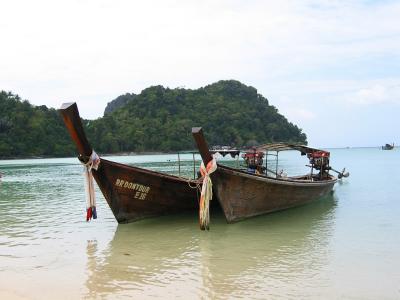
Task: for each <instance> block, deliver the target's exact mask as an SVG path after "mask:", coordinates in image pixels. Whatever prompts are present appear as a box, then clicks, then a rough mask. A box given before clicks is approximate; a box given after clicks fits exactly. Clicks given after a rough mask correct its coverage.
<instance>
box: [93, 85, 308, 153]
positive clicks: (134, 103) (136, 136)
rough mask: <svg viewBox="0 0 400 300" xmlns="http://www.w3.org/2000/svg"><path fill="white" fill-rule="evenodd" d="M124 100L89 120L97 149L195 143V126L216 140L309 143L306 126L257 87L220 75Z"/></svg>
mask: <svg viewBox="0 0 400 300" xmlns="http://www.w3.org/2000/svg"><path fill="white" fill-rule="evenodd" d="M117 99H118V98H117ZM123 101H124V103H125V104H123V105H120V106H119V107H118V108H117V109H115V110H113V111H112V112H110V113H107V114H105V115H104V117H103V118H100V119H97V120H94V121H90V122H88V123H87V132H88V136H89V138H90V140H91V142H92V144H93V145H94V146H95V148H96V149H97V151H98V152H103V153H104V152H106V153H113V152H125V151H176V150H182V149H193V147H194V146H193V145H194V143H193V138H192V135H191V128H192V127H194V126H201V127H203V128H204V131H205V134H206V137H207V139H208V141H209V144H211V145H212V144H218V145H235V146H238V147H241V146H246V145H250V144H260V143H267V142H277V141H282V142H283V141H287V142H289V141H290V142H300V143H306V135H305V134H304V133H302V131H301V129H299V128H298V127H297V126H296V125H294V124H292V123H290V122H288V121H287V119H286V118H285V117H284V116H282V115H281V114H279V113H278V110H277V109H276V108H275V107H274V106H272V105H269V103H268V100H267V99H266V98H264V97H263V96H262V95H260V94H258V93H257V90H256V89H255V88H253V87H250V86H246V85H244V84H242V83H240V82H238V81H233V80H229V81H219V82H217V83H214V84H211V85H208V86H206V87H203V88H199V89H196V90H190V89H183V88H176V89H169V88H164V87H162V86H153V87H150V88H147V89H145V90H143V91H142V92H141V93H140V94H139V95H134V94H126V95H123Z"/></svg>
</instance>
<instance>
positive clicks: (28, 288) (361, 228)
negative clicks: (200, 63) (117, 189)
mask: <svg viewBox="0 0 400 300" xmlns="http://www.w3.org/2000/svg"><path fill="white" fill-rule="evenodd" d="M331 152H332V157H333V158H332V161H331V162H332V165H333V166H337V168H338V169H339V168H341V167H343V166H346V167H347V169H348V170H349V171H350V173H351V175H350V177H349V178H347V179H345V180H343V181H342V182H339V183H338V184H337V185H336V186H335V189H334V193H333V195H331V196H328V197H326V198H324V199H320V200H319V201H316V202H314V203H312V204H309V205H306V206H302V207H299V208H294V209H290V210H286V211H283V212H278V213H273V214H269V215H266V216H260V217H256V218H253V219H249V220H246V221H243V222H239V223H236V224H230V225H228V224H226V222H225V220H224V217H223V215H222V213H221V212H218V211H213V212H212V214H211V230H210V231H209V232H202V231H200V230H199V229H198V221H197V215H196V213H195V212H194V213H193V214H188V215H175V216H167V217H160V218H154V219H148V220H144V221H140V222H136V223H131V224H123V225H118V224H117V223H116V221H115V220H114V218H113V215H112V213H111V211H110V210H109V208H108V206H107V204H106V202H105V200H104V198H103V196H102V195H101V193H100V192H99V190H98V189H97V191H96V194H97V205H98V215H99V217H98V219H97V220H94V221H92V222H89V223H86V222H85V212H84V210H85V199H84V189H83V176H82V167H81V166H80V165H79V163H78V161H77V160H76V159H75V158H65V159H36V160H9V161H0V172H2V173H3V178H2V179H1V182H0V298H1V299H12V298H22V299H24V298H28V299H43V298H50V297H51V298H56V299H71V298H72V299H75V298H106V299H107V298H132V297H136V298H140V299H143V298H152V297H158V298H163V299H166V298H181V299H189V298H190V299H192V298H194V299H226V298H245V299H249V298H251V299H266V298H268V299H275V298H276V299H279V298H283V299H299V298H303V299H337V298H343V299H399V298H400V271H399V270H400V234H399V232H400V218H399V216H400V201H399V200H400V199H399V195H400V185H399V181H400V176H399V175H398V170H399V169H400V151H399V150H398V149H395V150H393V151H382V150H379V149H377V148H365V149H333V150H332V151H331ZM191 157H192V156H191V155H190V154H185V155H181V157H180V159H181V160H182V161H183V163H182V167H181V170H180V173H181V174H184V175H187V176H193V163H192V160H191ZM197 158H198V157H197ZM107 159H110V160H115V161H119V162H123V163H129V164H133V165H138V166H142V167H147V168H151V169H155V170H158V171H161V172H169V173H173V174H178V173H179V169H178V167H177V165H176V163H175V162H176V159H177V157H176V155H156V156H154V155H153V156H151V155H147V156H121V157H108V158H107ZM280 159H281V166H283V169H284V171H285V172H288V173H289V175H298V174H301V173H303V172H305V170H306V168H305V167H304V165H305V164H306V163H307V161H306V159H305V158H304V157H300V156H299V155H298V154H297V153H288V154H285V155H281V157H280ZM198 163H199V162H197V164H196V168H197V167H198ZM224 163H228V164H233V165H234V164H236V162H235V161H234V160H225V161H224ZM271 163H272V162H271ZM96 188H97V186H96ZM196 201H197V200H196Z"/></svg>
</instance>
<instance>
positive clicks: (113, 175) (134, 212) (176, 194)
mask: <svg viewBox="0 0 400 300" xmlns="http://www.w3.org/2000/svg"><path fill="white" fill-rule="evenodd" d="M59 111H60V112H61V115H62V117H63V120H64V123H65V126H66V127H67V130H68V132H69V134H70V136H71V138H72V140H73V142H74V143H75V145H76V147H77V150H78V153H79V156H78V158H79V160H80V161H81V162H82V163H83V164H85V165H88V164H90V163H93V161H92V160H96V167H97V169H96V168H91V170H90V172H91V173H92V176H93V177H94V179H95V180H96V182H97V185H98V186H99V188H100V190H101V192H102V193H103V195H104V198H105V199H106V201H107V203H108V205H109V206H110V208H111V210H112V212H113V214H114V216H115V219H116V220H117V221H118V223H128V222H134V221H137V220H141V219H144V218H149V217H156V216H161V215H168V214H174V213H180V212H184V211H190V210H192V211H197V210H198V200H197V199H198V188H197V187H198V186H199V184H200V183H199V181H197V180H191V179H187V178H183V177H178V176H173V175H169V174H164V173H159V172H155V171H151V170H147V169H142V168H138V167H133V166H129V165H124V164H120V163H117V162H112V161H109V160H106V159H103V158H100V157H98V156H97V155H95V152H94V151H93V148H92V147H91V145H90V144H89V142H88V140H87V138H86V135H85V132H84V130H83V126H82V123H81V118H80V116H79V111H78V107H77V105H76V103H75V102H73V103H64V104H63V105H62V106H61V108H60V109H59ZM89 185H90V182H89ZM196 185H197V187H196ZM91 213H92V212H91ZM88 218H89V217H88Z"/></svg>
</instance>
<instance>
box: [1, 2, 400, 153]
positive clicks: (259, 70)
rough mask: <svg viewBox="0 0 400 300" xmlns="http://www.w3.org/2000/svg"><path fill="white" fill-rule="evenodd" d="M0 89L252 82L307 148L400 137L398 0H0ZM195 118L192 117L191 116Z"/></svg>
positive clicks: (44, 94) (54, 103)
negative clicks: (301, 135) (299, 131)
mask: <svg viewBox="0 0 400 300" xmlns="http://www.w3.org/2000/svg"><path fill="white" fill-rule="evenodd" d="M0 11H1V17H0V41H1V42H0V90H6V91H11V92H13V93H15V94H18V95H20V96H21V98H23V99H27V100H29V102H30V103H32V104H34V105H47V106H48V107H53V108H59V107H60V106H61V104H62V103H63V102H72V101H75V102H77V103H78V107H79V109H80V113H81V116H82V117H84V118H87V119H95V118H98V117H101V116H102V114H103V112H104V108H105V106H106V104H107V102H110V101H111V100H113V99H115V98H116V97H118V96H119V95H122V94H125V93H135V94H138V93H140V92H141V91H142V90H143V89H145V88H147V87H149V86H153V85H163V86H165V87H169V88H176V87H185V88H191V89H197V88H199V87H202V86H205V85H208V84H211V83H214V82H216V81H218V80H229V79H235V80H239V81H241V82H242V83H244V84H246V85H250V86H253V87H255V88H256V89H257V90H258V93H260V94H262V95H263V96H264V97H266V98H267V99H268V101H269V103H270V104H272V105H274V106H275V107H276V108H277V109H278V110H279V112H280V113H281V114H283V115H284V116H286V117H287V118H288V120H289V121H290V122H292V123H294V124H296V125H297V126H299V127H300V128H302V129H303V131H304V132H305V133H306V134H307V137H308V142H309V145H312V146H315V147H359V146H380V145H383V144H385V143H392V142H394V143H395V144H397V145H400V130H399V129H400V1H352V0H349V1H334V0H330V1H324V0H319V1H286V0H280V1H254V0H242V1H239V0H230V1H225V0H197V1H194V0H175V1H173V0H159V1H158V0H148V1H143V0H142V1H135V0H131V1H120V0H112V1H108V0H107V1H106V0H96V1H92V0H80V1H74V0H69V1H63V0H59V1H54V0H51V1H42V0H35V1H19V0H13V1H8V0H0ZM195 125H201V124H195Z"/></svg>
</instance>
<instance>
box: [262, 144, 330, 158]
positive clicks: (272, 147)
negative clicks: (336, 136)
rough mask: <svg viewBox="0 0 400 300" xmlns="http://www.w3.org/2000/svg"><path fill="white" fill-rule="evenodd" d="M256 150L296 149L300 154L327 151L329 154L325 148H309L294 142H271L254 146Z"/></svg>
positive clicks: (277, 150) (278, 150)
mask: <svg viewBox="0 0 400 300" xmlns="http://www.w3.org/2000/svg"><path fill="white" fill-rule="evenodd" d="M256 149H257V151H276V152H280V151H288V150H297V151H300V152H301V155H306V154H309V153H310V154H311V153H316V152H323V153H327V155H328V156H329V152H328V151H325V150H320V149H316V148H310V147H307V146H304V145H296V144H286V143H273V144H264V145H260V146H258V147H256Z"/></svg>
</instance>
